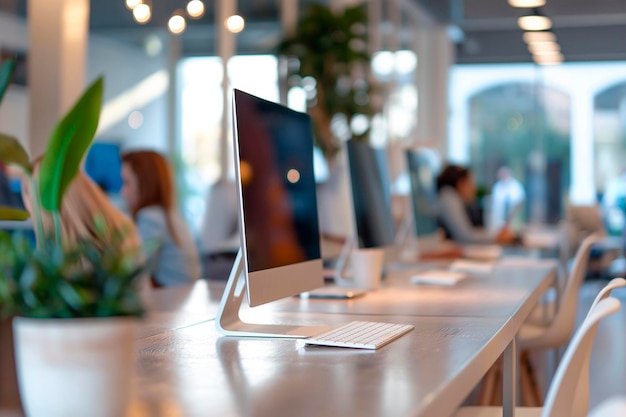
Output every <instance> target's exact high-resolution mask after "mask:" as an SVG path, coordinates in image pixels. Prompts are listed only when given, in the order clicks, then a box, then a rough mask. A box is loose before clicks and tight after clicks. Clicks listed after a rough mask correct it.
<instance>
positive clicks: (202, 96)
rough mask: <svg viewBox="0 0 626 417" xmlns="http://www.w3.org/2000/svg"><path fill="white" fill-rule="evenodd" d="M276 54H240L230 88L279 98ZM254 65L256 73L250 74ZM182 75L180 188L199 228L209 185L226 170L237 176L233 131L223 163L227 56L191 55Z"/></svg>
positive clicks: (231, 63)
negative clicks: (233, 152) (223, 78)
mask: <svg viewBox="0 0 626 417" xmlns="http://www.w3.org/2000/svg"><path fill="white" fill-rule="evenodd" d="M277 65H278V64H277V60H276V57H275V56H273V55H245V56H235V57H233V58H232V59H230V60H229V63H228V78H229V84H230V85H231V87H234V88H239V89H241V90H243V91H246V92H249V93H251V94H254V95H257V96H259V97H262V98H265V99H267V100H271V101H278V66H277ZM251 69H254V77H251V76H250V71H251ZM179 74H180V80H181V82H180V85H181V88H180V109H181V112H180V115H181V116H180V117H181V119H180V120H181V123H180V138H181V142H180V150H181V158H180V160H179V161H178V164H179V166H177V172H178V173H179V184H178V185H179V193H180V196H179V197H180V199H181V203H182V207H183V210H184V214H185V217H186V218H187V219H188V220H189V222H190V225H191V226H192V228H193V229H194V230H198V229H199V227H200V226H201V225H200V223H201V220H202V216H203V213H204V210H205V204H206V203H205V202H206V197H207V196H206V193H207V188H208V186H210V185H211V184H213V183H214V182H215V181H217V179H218V178H219V177H220V175H221V172H222V169H224V170H225V171H226V172H227V173H228V175H229V176H231V177H233V176H234V174H233V172H234V171H233V164H232V160H233V158H232V142H231V139H230V138H232V134H231V131H230V127H231V124H230V123H229V124H228V126H229V131H228V132H226V135H227V138H229V139H228V141H227V143H228V146H229V155H230V157H229V158H227V162H228V166H226V167H222V166H221V161H220V146H221V137H222V134H223V133H222V117H228V118H229V120H230V117H231V113H230V109H227V111H226V112H224V109H223V96H222V94H223V93H222V76H223V66H222V61H221V59H220V58H218V57H202V58H187V59H184V60H182V61H181V63H180V67H179Z"/></svg>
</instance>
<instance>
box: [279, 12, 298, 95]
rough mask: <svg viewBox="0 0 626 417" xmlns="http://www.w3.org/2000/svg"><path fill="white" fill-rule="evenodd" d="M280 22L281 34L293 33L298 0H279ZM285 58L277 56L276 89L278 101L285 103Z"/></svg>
mask: <svg viewBox="0 0 626 417" xmlns="http://www.w3.org/2000/svg"><path fill="white" fill-rule="evenodd" d="M280 22H281V25H282V29H283V36H284V37H288V36H291V35H293V33H294V32H295V30H296V26H297V25H298V0H281V1H280ZM287 65H288V63H287V59H286V58H284V57H279V59H278V91H279V94H280V103H281V104H282V105H284V106H286V105H287V95H288V93H289V91H288V87H289V86H288V85H287V72H288V71H287Z"/></svg>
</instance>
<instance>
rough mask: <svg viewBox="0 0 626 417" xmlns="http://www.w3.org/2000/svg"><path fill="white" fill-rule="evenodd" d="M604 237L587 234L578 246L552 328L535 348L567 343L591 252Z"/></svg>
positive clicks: (574, 321)
mask: <svg viewBox="0 0 626 417" xmlns="http://www.w3.org/2000/svg"><path fill="white" fill-rule="evenodd" d="M600 239H602V237H601V236H600V235H597V234H592V235H589V236H587V237H586V238H585V239H584V240H583V242H582V243H581V244H580V246H579V247H578V250H577V251H576V256H575V257H574V262H573V263H572V269H571V271H570V273H569V275H568V277H567V281H566V282H565V287H564V288H563V292H562V294H561V297H560V298H559V307H558V310H557V312H556V315H555V316H554V319H553V320H552V322H550V328H549V330H548V331H547V332H545V333H544V335H545V336H544V337H543V338H542V341H541V343H538V341H536V340H535V341H534V342H533V348H537V349H538V348H552V347H555V346H561V345H564V344H565V343H567V341H568V340H569V338H570V337H571V335H572V332H573V331H574V327H575V326H576V313H577V311H578V290H579V288H580V285H581V283H582V282H583V280H584V278H585V274H586V272H587V265H588V264H589V254H590V253H591V247H592V246H593V244H594V243H596V242H597V241H599V240H600Z"/></svg>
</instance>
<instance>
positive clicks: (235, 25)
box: [225, 14, 246, 33]
mask: <svg viewBox="0 0 626 417" xmlns="http://www.w3.org/2000/svg"><path fill="white" fill-rule="evenodd" d="M225 25H226V28H227V29H228V30H229V31H231V32H232V33H239V32H241V31H242V30H243V28H244V27H245V26H246V21H245V20H243V17H241V16H239V15H237V14H234V15H232V16H231V17H229V18H228V19H226V22H225Z"/></svg>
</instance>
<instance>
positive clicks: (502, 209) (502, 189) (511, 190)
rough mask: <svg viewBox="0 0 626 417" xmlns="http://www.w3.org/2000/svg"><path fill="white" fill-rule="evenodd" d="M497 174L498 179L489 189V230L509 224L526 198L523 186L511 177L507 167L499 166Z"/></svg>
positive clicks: (498, 228)
mask: <svg viewBox="0 0 626 417" xmlns="http://www.w3.org/2000/svg"><path fill="white" fill-rule="evenodd" d="M497 175H498V181H497V182H496V183H495V184H494V186H493V189H492V191H491V222H490V228H491V230H500V229H501V228H502V227H504V226H506V225H508V226H511V221H512V220H513V218H514V217H515V215H516V214H517V213H518V212H519V210H520V209H521V207H522V204H523V203H524V200H525V199H526V192H525V191H524V187H523V186H522V184H521V183H520V182H519V181H518V180H516V179H515V178H514V177H513V175H512V174H511V170H510V169H509V167H507V166H502V167H500V169H498V174H497Z"/></svg>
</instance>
